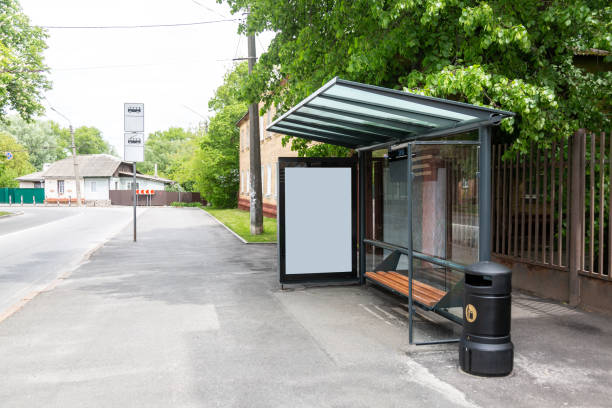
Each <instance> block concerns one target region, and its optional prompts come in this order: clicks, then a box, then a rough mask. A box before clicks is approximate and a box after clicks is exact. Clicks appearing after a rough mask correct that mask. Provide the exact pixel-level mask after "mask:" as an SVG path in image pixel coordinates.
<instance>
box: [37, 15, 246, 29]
mask: <svg viewBox="0 0 612 408" xmlns="http://www.w3.org/2000/svg"><path fill="white" fill-rule="evenodd" d="M240 20H241V19H240V18H228V19H223V20H210V21H195V22H192V23H174V24H142V25H110V26H40V27H42V28H46V29H50V30H64V29H75V30H89V29H95V30H104V29H129V28H161V27H185V26H196V25H203V24H214V23H225V22H229V21H240Z"/></svg>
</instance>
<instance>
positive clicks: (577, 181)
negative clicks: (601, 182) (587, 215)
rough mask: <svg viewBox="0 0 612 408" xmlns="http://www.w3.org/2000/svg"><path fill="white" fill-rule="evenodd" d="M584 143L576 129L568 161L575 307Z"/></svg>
mask: <svg viewBox="0 0 612 408" xmlns="http://www.w3.org/2000/svg"><path fill="white" fill-rule="evenodd" d="M585 141H586V131H585V130H584V129H578V130H577V131H576V133H574V136H573V137H572V138H571V144H570V150H569V156H570V157H569V159H570V161H571V167H570V189H569V191H570V196H571V200H570V208H569V211H570V213H569V214H570V216H569V225H568V227H569V232H568V233H569V260H568V281H569V282H568V283H569V304H570V305H571V306H577V305H578V304H579V303H580V278H579V276H578V271H579V270H580V268H581V265H580V263H581V262H580V260H581V259H582V251H583V247H584V233H583V225H582V222H583V221H582V220H583V215H584V195H585V191H584V178H585V157H584V155H585Z"/></svg>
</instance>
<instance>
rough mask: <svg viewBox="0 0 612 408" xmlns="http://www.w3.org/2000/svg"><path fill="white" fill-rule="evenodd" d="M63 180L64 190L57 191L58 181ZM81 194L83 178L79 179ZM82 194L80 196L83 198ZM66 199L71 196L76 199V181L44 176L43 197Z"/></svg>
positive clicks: (83, 188) (83, 187) (83, 189)
mask: <svg viewBox="0 0 612 408" xmlns="http://www.w3.org/2000/svg"><path fill="white" fill-rule="evenodd" d="M59 180H63V181H64V192H63V193H61V192H60V191H58V181H59ZM80 184H81V194H83V192H84V191H85V185H84V184H83V179H81V180H80ZM83 197H84V196H82V198H83ZM58 198H61V199H68V198H72V199H73V200H76V183H75V182H74V179H62V178H46V179H45V199H47V200H48V199H52V200H53V199H58Z"/></svg>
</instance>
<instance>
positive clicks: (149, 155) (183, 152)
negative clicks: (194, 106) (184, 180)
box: [138, 127, 196, 180]
mask: <svg viewBox="0 0 612 408" xmlns="http://www.w3.org/2000/svg"><path fill="white" fill-rule="evenodd" d="M195 138H196V135H195V133H193V132H191V131H189V130H185V129H182V128H176V127H173V128H170V129H168V130H163V131H157V132H154V133H151V134H149V137H148V138H147V141H146V142H145V161H144V162H142V163H139V164H138V170H139V171H142V172H143V173H147V174H153V173H154V171H155V164H157V172H158V174H159V175H160V176H161V177H167V178H169V179H171V180H176V173H177V172H178V171H179V169H180V167H181V163H182V162H183V161H185V160H188V159H189V157H190V155H191V154H192V152H193V144H192V143H191V142H192V141H193V140H195Z"/></svg>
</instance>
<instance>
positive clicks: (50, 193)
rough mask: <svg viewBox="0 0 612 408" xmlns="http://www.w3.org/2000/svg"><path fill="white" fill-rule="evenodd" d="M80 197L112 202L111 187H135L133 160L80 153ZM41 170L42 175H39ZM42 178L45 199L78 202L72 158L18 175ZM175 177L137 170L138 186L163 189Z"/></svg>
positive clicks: (97, 202) (107, 202)
mask: <svg viewBox="0 0 612 408" xmlns="http://www.w3.org/2000/svg"><path fill="white" fill-rule="evenodd" d="M77 163H78V168H79V177H80V186H81V199H82V200H84V201H87V202H91V203H92V204H95V205H109V204H110V192H109V191H110V190H131V189H132V180H133V173H132V163H128V162H124V161H122V160H121V159H119V158H118V157H115V156H111V155H108V154H84V155H78V156H77ZM40 173H42V174H40ZM37 177H38V178H42V180H43V181H44V183H43V184H44V188H45V201H46V202H48V203H56V202H58V201H60V202H68V201H69V200H70V201H72V202H75V201H76V183H75V181H74V162H73V159H72V157H68V158H66V159H63V160H58V161H56V162H54V163H51V165H50V166H49V167H48V168H47V169H46V170H44V171H43V172H39V173H32V174H28V175H26V176H22V177H19V178H18V179H17V180H19V181H20V183H21V182H22V180H23V182H24V183H27V182H29V181H30V179H33V178H37ZM168 184H173V181H172V180H168V179H164V178H161V177H155V176H148V175H145V174H141V173H139V172H138V170H136V188H137V189H150V190H162V191H163V190H164V188H165V186H166V185H168Z"/></svg>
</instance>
